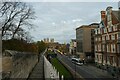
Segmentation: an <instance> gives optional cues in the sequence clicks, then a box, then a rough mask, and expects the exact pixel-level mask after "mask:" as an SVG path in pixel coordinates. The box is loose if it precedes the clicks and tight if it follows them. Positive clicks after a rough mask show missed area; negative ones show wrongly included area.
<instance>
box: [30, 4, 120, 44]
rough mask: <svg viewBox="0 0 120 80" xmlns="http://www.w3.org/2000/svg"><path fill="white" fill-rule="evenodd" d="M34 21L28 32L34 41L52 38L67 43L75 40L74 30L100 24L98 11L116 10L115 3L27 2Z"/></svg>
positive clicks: (116, 5)
mask: <svg viewBox="0 0 120 80" xmlns="http://www.w3.org/2000/svg"><path fill="white" fill-rule="evenodd" d="M29 4H30V5H32V6H33V8H34V11H35V16H36V19H35V20H34V21H33V24H34V25H35V27H34V29H32V30H30V34H31V35H32V36H33V40H34V41H39V40H43V39H44V38H54V39H55V41H57V42H60V43H64V42H65V43H69V42H70V40H71V39H75V38H76V30H75V29H76V28H77V27H80V26H81V25H89V24H92V23H99V22H100V17H101V16H100V11H101V10H106V8H107V7H108V6H112V7H113V10H118V3H117V2H29Z"/></svg>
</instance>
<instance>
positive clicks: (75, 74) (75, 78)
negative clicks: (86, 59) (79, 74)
mask: <svg viewBox="0 0 120 80" xmlns="http://www.w3.org/2000/svg"><path fill="white" fill-rule="evenodd" d="M75 80H76V62H75Z"/></svg>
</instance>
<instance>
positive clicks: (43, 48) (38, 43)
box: [37, 41, 47, 53]
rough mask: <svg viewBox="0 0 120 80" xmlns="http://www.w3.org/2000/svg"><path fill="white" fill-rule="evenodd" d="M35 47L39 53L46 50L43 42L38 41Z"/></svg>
mask: <svg viewBox="0 0 120 80" xmlns="http://www.w3.org/2000/svg"><path fill="white" fill-rule="evenodd" d="M37 46H38V52H39V53H41V52H43V51H44V50H45V49H46V48H47V45H46V44H45V43H44V42H43V41H38V42H37Z"/></svg>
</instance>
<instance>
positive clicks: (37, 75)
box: [27, 55, 44, 80]
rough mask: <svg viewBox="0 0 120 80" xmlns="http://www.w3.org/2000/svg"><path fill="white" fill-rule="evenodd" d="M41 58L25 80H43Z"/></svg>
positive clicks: (41, 57)
mask: <svg viewBox="0 0 120 80" xmlns="http://www.w3.org/2000/svg"><path fill="white" fill-rule="evenodd" d="M43 65H44V64H43V56H42V55H41V56H40V57H39V62H38V63H37V64H36V66H35V67H34V68H33V70H32V72H31V73H30V75H29V77H28V79H27V80H34V79H35V80H44V66H43Z"/></svg>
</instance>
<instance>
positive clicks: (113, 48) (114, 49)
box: [111, 44, 116, 53]
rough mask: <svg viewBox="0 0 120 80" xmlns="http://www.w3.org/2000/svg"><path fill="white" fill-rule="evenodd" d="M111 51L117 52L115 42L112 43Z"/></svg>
mask: <svg viewBox="0 0 120 80" xmlns="http://www.w3.org/2000/svg"><path fill="white" fill-rule="evenodd" d="M111 52H113V53H115V52H116V48H115V44H111Z"/></svg>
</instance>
